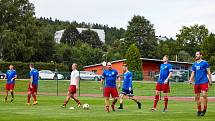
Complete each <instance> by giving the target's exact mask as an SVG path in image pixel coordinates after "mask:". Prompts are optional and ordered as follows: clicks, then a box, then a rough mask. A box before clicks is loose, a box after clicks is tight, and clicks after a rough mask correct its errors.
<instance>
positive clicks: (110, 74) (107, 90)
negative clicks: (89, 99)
mask: <svg viewBox="0 0 215 121" xmlns="http://www.w3.org/2000/svg"><path fill="white" fill-rule="evenodd" d="M117 79H118V88H120V77H119V75H118V72H117V71H116V70H114V69H112V65H111V63H110V62H108V63H107V70H105V71H104V72H103V74H102V79H101V87H100V90H102V89H103V82H104V80H105V87H104V97H105V109H106V112H110V109H109V106H110V94H111V96H112V98H113V102H112V104H111V108H112V110H113V111H115V104H116V102H117V99H118V97H119V95H118V92H117V88H116V80H117Z"/></svg>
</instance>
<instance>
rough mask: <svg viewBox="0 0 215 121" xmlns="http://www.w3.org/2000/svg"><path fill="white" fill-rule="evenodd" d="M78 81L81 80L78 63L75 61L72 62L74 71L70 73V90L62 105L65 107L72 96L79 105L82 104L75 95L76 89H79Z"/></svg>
mask: <svg viewBox="0 0 215 121" xmlns="http://www.w3.org/2000/svg"><path fill="white" fill-rule="evenodd" d="M78 81H79V72H78V70H77V64H76V63H73V64H72V72H71V75H70V86H69V91H68V94H67V97H66V100H65V101H64V104H63V105H62V107H63V108H65V107H66V104H67V103H68V102H69V100H70V98H72V99H74V100H75V101H76V102H77V104H78V107H80V106H81V103H80V101H79V100H78V99H77V98H76V97H75V94H76V90H78Z"/></svg>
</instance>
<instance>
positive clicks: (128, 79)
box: [122, 71, 132, 90]
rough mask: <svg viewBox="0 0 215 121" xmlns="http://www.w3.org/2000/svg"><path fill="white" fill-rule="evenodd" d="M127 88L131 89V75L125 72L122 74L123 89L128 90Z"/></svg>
mask: <svg viewBox="0 0 215 121" xmlns="http://www.w3.org/2000/svg"><path fill="white" fill-rule="evenodd" d="M129 87H130V88H132V73H131V72H130V71H127V72H125V73H124V81H123V87H122V88H123V89H125V90H129Z"/></svg>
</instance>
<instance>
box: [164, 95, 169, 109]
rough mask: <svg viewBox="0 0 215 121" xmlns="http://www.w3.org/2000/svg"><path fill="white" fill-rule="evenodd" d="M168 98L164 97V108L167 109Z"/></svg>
mask: <svg viewBox="0 0 215 121" xmlns="http://www.w3.org/2000/svg"><path fill="white" fill-rule="evenodd" d="M167 105H168V97H164V108H165V109H167Z"/></svg>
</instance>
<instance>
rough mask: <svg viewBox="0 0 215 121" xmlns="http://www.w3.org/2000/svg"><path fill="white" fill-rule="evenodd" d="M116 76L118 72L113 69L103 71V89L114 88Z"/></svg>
mask: <svg viewBox="0 0 215 121" xmlns="http://www.w3.org/2000/svg"><path fill="white" fill-rule="evenodd" d="M118 76H119V75H118V72H117V71H116V70H114V69H112V70H105V71H104V72H103V74H102V78H103V79H105V87H116V79H117V78H118Z"/></svg>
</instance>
